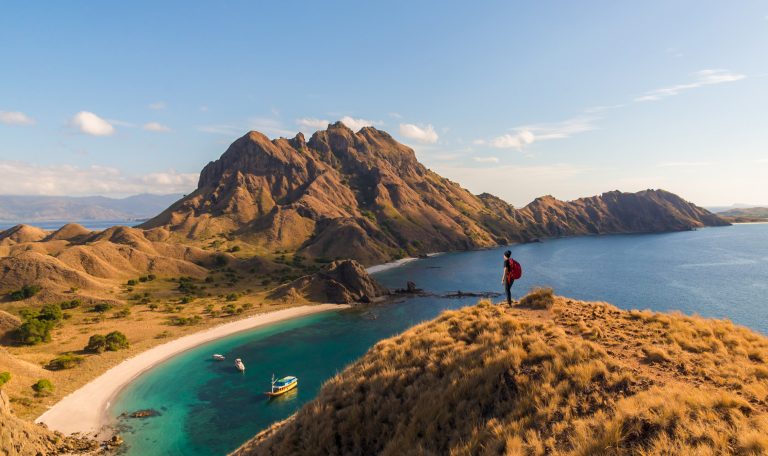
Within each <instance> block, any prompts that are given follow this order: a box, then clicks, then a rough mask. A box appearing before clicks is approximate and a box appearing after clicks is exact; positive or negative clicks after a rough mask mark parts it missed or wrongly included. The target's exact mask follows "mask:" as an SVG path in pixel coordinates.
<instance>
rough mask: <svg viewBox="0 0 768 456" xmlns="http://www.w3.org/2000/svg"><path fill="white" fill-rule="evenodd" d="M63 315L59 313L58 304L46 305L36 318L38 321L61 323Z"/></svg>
mask: <svg viewBox="0 0 768 456" xmlns="http://www.w3.org/2000/svg"><path fill="white" fill-rule="evenodd" d="M62 318H63V314H62V313H61V307H59V305H58V304H46V305H44V306H43V308H42V309H40V313H39V314H38V316H37V319H38V320H46V321H52V322H58V321H61V320H62Z"/></svg>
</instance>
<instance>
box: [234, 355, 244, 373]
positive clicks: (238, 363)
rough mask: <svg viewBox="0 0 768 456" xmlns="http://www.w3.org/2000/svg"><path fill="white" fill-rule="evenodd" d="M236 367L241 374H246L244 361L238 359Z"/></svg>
mask: <svg viewBox="0 0 768 456" xmlns="http://www.w3.org/2000/svg"><path fill="white" fill-rule="evenodd" d="M235 367H236V368H237V370H239V371H240V372H245V364H243V361H242V360H241V359H240V358H237V359H236V360H235Z"/></svg>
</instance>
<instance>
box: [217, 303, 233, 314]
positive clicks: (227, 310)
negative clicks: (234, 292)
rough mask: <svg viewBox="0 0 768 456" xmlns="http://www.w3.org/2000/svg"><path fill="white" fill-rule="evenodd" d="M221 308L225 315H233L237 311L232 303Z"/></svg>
mask: <svg viewBox="0 0 768 456" xmlns="http://www.w3.org/2000/svg"><path fill="white" fill-rule="evenodd" d="M221 310H222V311H223V312H224V313H225V314H227V315H234V314H235V313H236V312H237V310H236V309H235V305H234V304H227V305H226V306H224V307H223V308H222V309H221Z"/></svg>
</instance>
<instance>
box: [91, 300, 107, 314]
mask: <svg viewBox="0 0 768 456" xmlns="http://www.w3.org/2000/svg"><path fill="white" fill-rule="evenodd" d="M111 308H112V304H110V303H108V302H100V303H98V304H96V305H95V306H93V309H91V310H92V311H94V312H98V313H104V312H106V311H108V310H109V309H111Z"/></svg>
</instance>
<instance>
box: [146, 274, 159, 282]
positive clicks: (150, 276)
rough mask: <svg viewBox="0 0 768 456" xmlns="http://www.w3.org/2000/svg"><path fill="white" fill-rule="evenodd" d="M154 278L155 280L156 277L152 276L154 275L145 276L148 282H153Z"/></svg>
mask: <svg viewBox="0 0 768 456" xmlns="http://www.w3.org/2000/svg"><path fill="white" fill-rule="evenodd" d="M156 278H157V276H156V275H154V274H150V275H148V276H147V280H149V281H150V282H151V281H153V280H155V279H156Z"/></svg>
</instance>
